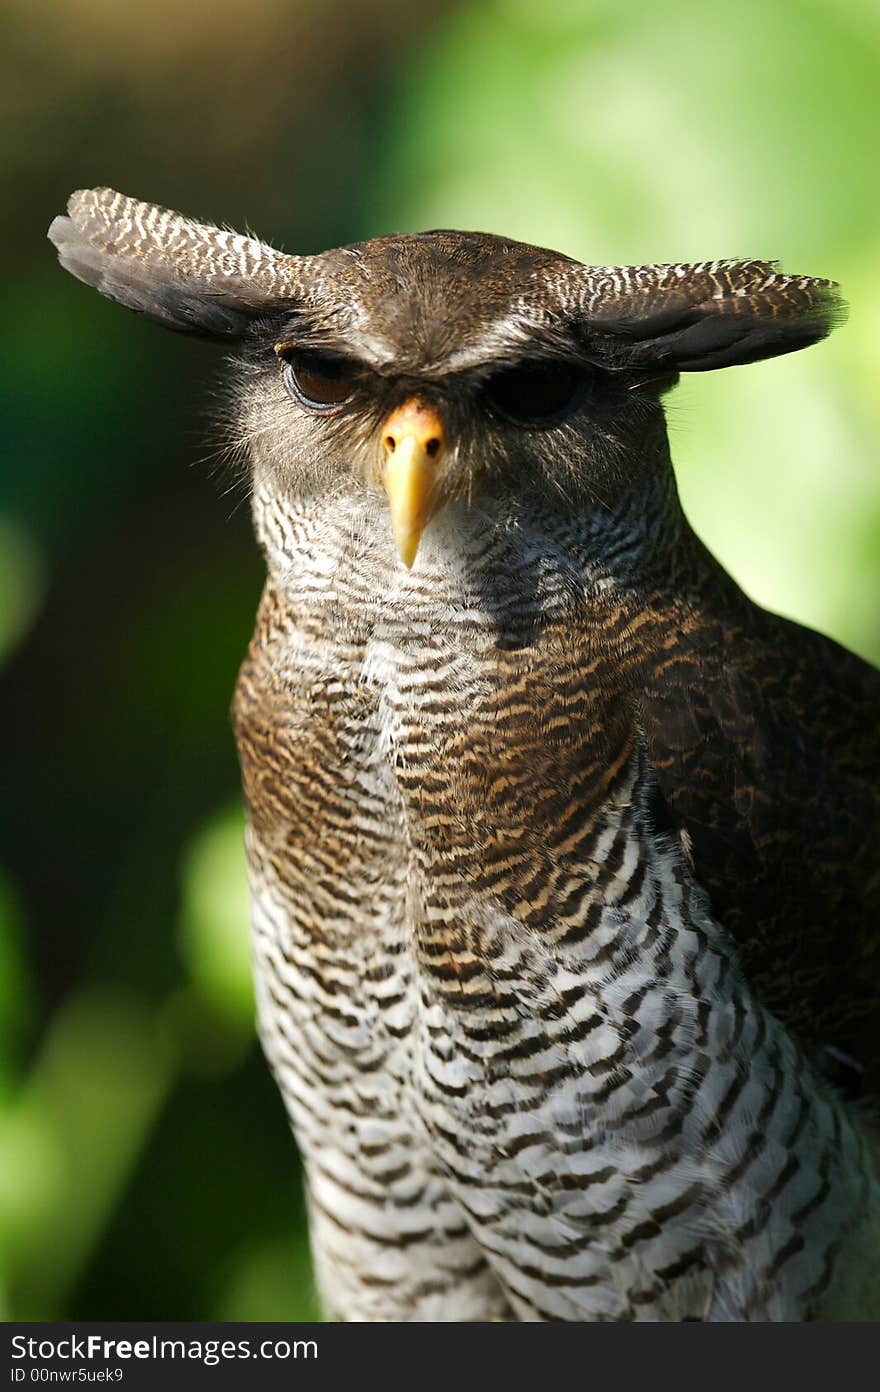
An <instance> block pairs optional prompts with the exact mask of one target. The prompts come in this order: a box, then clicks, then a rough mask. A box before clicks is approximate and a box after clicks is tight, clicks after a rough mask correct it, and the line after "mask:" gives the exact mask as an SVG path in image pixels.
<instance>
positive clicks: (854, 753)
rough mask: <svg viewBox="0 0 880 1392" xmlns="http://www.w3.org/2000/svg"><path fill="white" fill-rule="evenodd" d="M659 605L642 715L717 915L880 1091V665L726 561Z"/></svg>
mask: <svg viewBox="0 0 880 1392" xmlns="http://www.w3.org/2000/svg"><path fill="white" fill-rule="evenodd" d="M707 573H709V568H708V567H707ZM653 612H654V615H655V621H656V626H655V633H654V640H653V642H652V643H651V644H650V647H651V651H650V652H649V653H648V655H647V656H646V658H645V661H644V667H643V669H642V672H641V676H640V686H641V691H640V704H641V708H642V720H643V722H644V727H645V731H646V738H647V741H648V746H649V752H650V756H651V760H652V763H653V766H654V769H655V772H656V775H657V778H658V780H659V783H660V788H661V790H662V793H663V796H664V798H665V800H666V803H667V805H668V808H669V810H670V814H671V818H672V821H673V822H674V823H675V824H676V825H677V826H678V827H679V828H680V829H681V830H682V831H684V832H685V833H686V837H685V838H684V839H685V844H686V846H687V847H688V849H689V850H690V854H691V855H692V858H693V863H694V870H695V873H696V876H697V878H698V879H699V880H700V882H701V883H702V884H703V886H704V887H705V888H706V890H707V891H708V893H709V895H710V899H711V904H712V910H713V913H714V915H715V917H716V918H717V919H719V920H720V921H721V922H722V923H723V924H724V926H725V927H726V928H727V929H728V930H729V931H730V932H731V933H732V934H733V935H734V937H735V938H736V940H737V942H738V944H739V948H740V952H741V957H742V962H743V967H744V969H745V971H746V974H747V976H748V977H749V979H750V980H751V981H752V984H753V986H754V988H755V989H756V991H757V992H758V994H759V995H760V996H761V997H762V998H763V999H764V1000H765V1002H766V1003H767V1004H768V1005H769V1006H770V1008H771V1009H772V1010H773V1011H774V1012H775V1013H776V1014H777V1015H778V1016H779V1017H780V1018H782V1019H783V1020H784V1021H785V1023H786V1024H788V1025H789V1026H790V1027H791V1028H793V1029H794V1030H795V1032H796V1033H797V1034H798V1035H799V1036H800V1038H801V1039H802V1040H803V1042H804V1043H805V1044H806V1046H807V1048H808V1050H809V1051H811V1052H812V1053H814V1054H815V1055H816V1056H817V1057H818V1059H819V1061H820V1062H821V1063H823V1065H827V1066H828V1071H829V1072H830V1073H832V1075H833V1076H835V1080H836V1081H838V1082H840V1083H841V1085H844V1086H849V1085H850V1084H852V1085H853V1086H852V1091H854V1092H858V1091H859V1090H860V1086H859V1085H860V1084H861V1087H862V1088H864V1089H865V1090H867V1091H880V933H878V923H880V796H878V774H880V672H878V671H877V670H875V669H874V668H872V667H870V666H869V665H868V664H867V663H865V662H862V661H861V660H860V659H859V658H857V657H855V656H854V655H853V654H851V653H849V652H847V651H846V650H845V649H843V648H841V647H839V646H838V645H837V644H836V643H833V642H831V641H830V640H829V639H827V638H823V637H821V636H820V635H819V634H817V633H813V632H811V631H810V630H808V629H804V628H800V627H799V626H798V625H796V624H793V623H790V622H788V621H787V620H785V619H781V618H778V617H776V616H774V615H771V614H768V613H767V612H766V611H764V610H762V609H759V608H758V607H757V606H756V605H754V604H752V603H751V602H750V601H749V600H748V599H746V597H745V596H744V595H742V593H741V592H740V591H739V590H738V589H737V588H736V586H735V585H733V582H732V581H730V580H729V579H728V577H727V576H724V575H723V573H721V572H719V571H718V570H717V569H715V568H714V566H713V568H712V572H711V575H710V579H709V582H708V584H704V585H703V587H702V594H701V596H700V599H699V602H697V603H688V604H687V605H684V606H682V605H681V603H680V602H677V601H676V602H673V601H671V600H670V601H668V602H666V601H663V600H662V599H661V600H660V601H659V602H658V603H657V605H656V607H655V608H654V610H653ZM861 1070H864V1072H861Z"/></svg>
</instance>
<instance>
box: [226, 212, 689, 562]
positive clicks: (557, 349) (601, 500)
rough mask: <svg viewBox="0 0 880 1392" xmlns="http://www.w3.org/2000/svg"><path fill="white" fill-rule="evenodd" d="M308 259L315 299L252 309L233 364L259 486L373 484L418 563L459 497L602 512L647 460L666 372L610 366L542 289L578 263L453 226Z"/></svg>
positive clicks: (236, 400) (239, 425)
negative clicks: (258, 312)
mask: <svg viewBox="0 0 880 1392" xmlns="http://www.w3.org/2000/svg"><path fill="white" fill-rule="evenodd" d="M316 263H317V264H318V265H319V266H320V268H321V273H320V274H319V275H317V276H316V278H315V288H314V290H313V299H312V302H311V304H309V305H306V306H300V307H297V308H296V309H295V310H294V311H293V312H292V313H291V312H290V311H289V310H287V309H286V308H281V309H279V310H278V311H276V312H275V313H274V314H269V315H267V316H266V317H265V318H262V319H257V320H255V321H254V323H253V324H252V325H251V327H250V329H249V331H248V333H247V334H246V336H245V338H244V341H243V344H242V348H241V351H240V353H239V355H238V357H237V359H236V360H234V362H233V370H232V378H231V387H232V391H231V401H232V410H231V413H230V414H231V416H232V421H233V434H235V433H236V432H237V433H238V436H239V438H240V440H241V441H242V442H243V443H246V444H247V447H248V448H247V454H248V457H249V465H250V468H251V469H252V471H253V472H254V475H255V478H256V481H258V482H259V484H260V486H261V489H262V491H263V492H264V493H266V492H268V493H269V495H270V496H271V495H272V494H275V493H278V494H285V493H290V492H291V491H293V492H296V493H298V494H303V493H304V494H306V495H308V496H316V495H322V494H326V493H335V492H340V491H347V492H351V491H354V492H357V491H359V490H365V491H366V492H368V493H369V492H372V493H374V494H383V495H384V497H385V501H386V503H387V508H388V514H389V524H390V526H389V531H388V539H389V544H390V543H391V539H392V537H393V540H394V542H395V543H396V545H397V549H398V553H399V555H400V558H401V560H402V561H403V562H404V563H405V564H406V565H408V566H410V565H412V564H413V562H414V560H415V557H416V553H417V549H418V544H419V539H420V537H421V534H422V532H423V531H424V529H425V527H426V526H427V525H428V524H429V523H430V521H431V518H432V517H433V516H434V515H435V514H438V513H439V512H441V511H442V510H443V509H444V507H445V506H446V505H447V504H448V503H449V502H450V501H452V500H465V501H466V502H467V504H468V505H469V506H470V507H471V508H474V509H478V508H480V507H481V506H486V505H487V504H488V503H489V501H490V500H491V501H492V502H493V503H494V504H495V505H497V504H498V503H499V501H501V500H503V499H511V500H514V499H515V500H516V503H517V505H518V506H519V507H523V506H527V505H528V502H529V500H530V499H536V498H537V495H539V494H540V495H547V494H549V495H550V497H551V499H552V501H553V502H554V504H555V505H556V506H558V507H560V508H563V509H568V510H570V509H572V508H574V507H578V506H581V505H583V504H584V503H585V502H588V503H589V502H591V501H592V502H593V503H594V504H595V505H597V506H600V507H606V508H609V507H612V506H613V505H614V502H615V499H616V498H619V496H620V495H621V493H622V492H624V491H625V490H627V489H632V488H634V487H636V486H637V484H638V478H637V477H634V475H635V476H637V475H638V474H639V473H640V472H641V471H642V470H643V469H644V468H646V467H650V465H651V461H652V458H653V455H652V451H651V449H650V448H649V442H650V436H651V432H652V430H653V431H654V432H655V433H656V431H657V429H658V423H659V420H660V415H659V410H658V407H657V398H658V394H659V391H660V389H661V387H663V386H668V385H669V384H670V382H671V380H672V379H673V375H672V374H668V373H667V374H666V375H665V376H664V375H663V374H660V373H657V372H656V371H651V370H642V371H639V370H637V369H633V370H629V371H627V370H620V371H610V370H608V368H607V367H605V366H603V365H602V362H601V359H600V357H599V355H598V354H597V353H596V352H595V351H593V350H591V345H590V343H589V342H588V341H585V340H584V337H583V335H582V334H581V333H580V332H579V327H580V326H579V322H578V317H577V314H576V313H572V314H569V313H567V312H566V307H565V302H564V297H563V296H562V295H559V296H557V297H556V298H555V302H554V300H553V299H550V298H549V296H548V289H549V287H550V286H551V285H552V284H553V282H554V279H555V278H559V277H560V276H561V277H564V275H565V274H566V272H567V270H568V268H569V267H570V266H571V265H572V264H573V263H571V262H568V261H566V260H565V259H564V258H562V257H559V256H555V255H554V254H553V253H551V252H544V251H540V250H538V249H536V248H533V247H524V246H520V245H518V244H517V243H513V242H505V241H503V240H501V239H500V238H492V237H487V236H479V235H473V234H464V233H454V232H441V233H427V234H423V235H421V236H416V237H402V238H381V239H378V240H376V241H374V242H368V243H366V244H363V245H361V246H358V247H356V248H346V249H344V250H342V251H338V252H332V253H329V254H328V255H327V256H325V257H320V258H316Z"/></svg>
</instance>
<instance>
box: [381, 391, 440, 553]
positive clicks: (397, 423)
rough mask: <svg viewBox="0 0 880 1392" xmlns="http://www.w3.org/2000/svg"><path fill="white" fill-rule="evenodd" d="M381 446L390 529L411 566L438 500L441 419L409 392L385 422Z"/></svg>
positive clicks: (428, 406) (400, 550)
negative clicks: (406, 397) (409, 394)
mask: <svg viewBox="0 0 880 1392" xmlns="http://www.w3.org/2000/svg"><path fill="white" fill-rule="evenodd" d="M382 445H383V448H384V450H385V463H384V468H383V471H382V482H383V483H384V485H385V491H386V493H387V494H388V502H389V506H390V512H391V529H392V531H393V532H394V540H395V542H396V543H397V550H398V553H399V555H400V559H401V560H402V561H403V564H404V565H405V566H407V568H409V567H410V566H412V563H413V561H414V560H415V558H416V552H417V551H418V549H419V541H420V540H421V536H422V532H423V531H424V530H425V528H426V527H427V525H428V522H429V520H430V518H431V516H432V514H433V513H434V512H435V511H436V508H437V504H438V501H439V490H438V487H437V466H438V464H439V463H440V460H441V459H442V457H443V451H444V449H445V448H446V436H445V432H444V429H443V422H442V421H441V419H440V417H439V415H438V413H437V411H436V410H435V409H434V407H433V406H430V405H428V404H427V402H424V401H421V400H420V399H419V398H418V397H416V396H413V397H410V399H409V400H408V401H405V402H404V403H403V405H402V406H398V407H397V409H396V410H395V411H392V413H391V415H390V416H389V417H388V419H387V421H386V422H385V426H384V429H383V431H382Z"/></svg>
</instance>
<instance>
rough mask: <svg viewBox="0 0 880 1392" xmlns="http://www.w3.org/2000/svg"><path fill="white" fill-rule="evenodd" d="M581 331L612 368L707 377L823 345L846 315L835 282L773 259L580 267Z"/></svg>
mask: <svg viewBox="0 0 880 1392" xmlns="http://www.w3.org/2000/svg"><path fill="white" fill-rule="evenodd" d="M582 287H583V289H584V291H585V292H586V293H584V294H583V295H582V297H581V304H582V315H583V331H584V332H585V333H586V335H587V337H588V338H589V340H590V342H591V343H593V344H594V345H595V348H596V349H597V351H598V355H599V356H600V357H601V358H603V359H604V360H606V361H607V362H608V365H609V367H613V368H617V369H620V370H625V369H629V368H638V369H641V368H645V367H649V368H654V367H668V368H671V369H673V370H674V371H677V372H706V371H709V370H711V369H712V368H716V367H731V366H735V365H737V364H741V363H749V362H755V361H757V360H758V359H760V358H771V357H775V356H777V355H778V354H780V353H791V352H794V351H795V350H796V349H798V348H806V347H808V346H809V345H810V344H812V343H817V342H818V341H819V340H820V339H822V338H825V336H826V335H827V334H829V333H830V332H831V330H832V329H833V328H835V327H836V326H837V325H838V324H839V323H841V322H842V321H843V320H844V319H845V317H846V310H845V306H844V304H843V302H842V300H841V299H840V296H839V293H838V286H837V285H836V283H835V282H834V281H830V280H817V279H814V278H812V277H810V276H789V275H783V274H782V273H781V272H779V271H778V270H777V268H776V266H775V264H774V263H773V262H769V261H706V262H699V263H697V264H694V265H670V266H620V267H612V268H607V269H596V268H592V267H584V268H583V281H582Z"/></svg>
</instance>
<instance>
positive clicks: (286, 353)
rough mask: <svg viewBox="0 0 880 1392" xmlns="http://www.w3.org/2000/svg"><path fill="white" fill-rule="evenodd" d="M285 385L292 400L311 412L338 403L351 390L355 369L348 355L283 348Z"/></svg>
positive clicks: (346, 398) (347, 395) (345, 397)
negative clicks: (337, 355)
mask: <svg viewBox="0 0 880 1392" xmlns="http://www.w3.org/2000/svg"><path fill="white" fill-rule="evenodd" d="M280 356H281V358H282V361H283V362H284V385H285V387H286V388H287V390H288V391H289V392H290V395H291V396H292V397H293V398H294V400H295V401H298V402H299V403H300V405H301V406H307V407H308V408H309V410H311V411H329V410H332V408H333V407H334V406H341V405H342V403H343V402H345V401H347V400H348V398H349V397H350V396H351V394H352V392H353V390H354V384H355V376H356V368H355V364H354V363H353V362H351V361H350V359H348V358H340V357H333V356H332V355H331V354H329V353H305V352H303V353H300V352H294V351H292V350H283V351H282V352H281V355H280Z"/></svg>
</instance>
